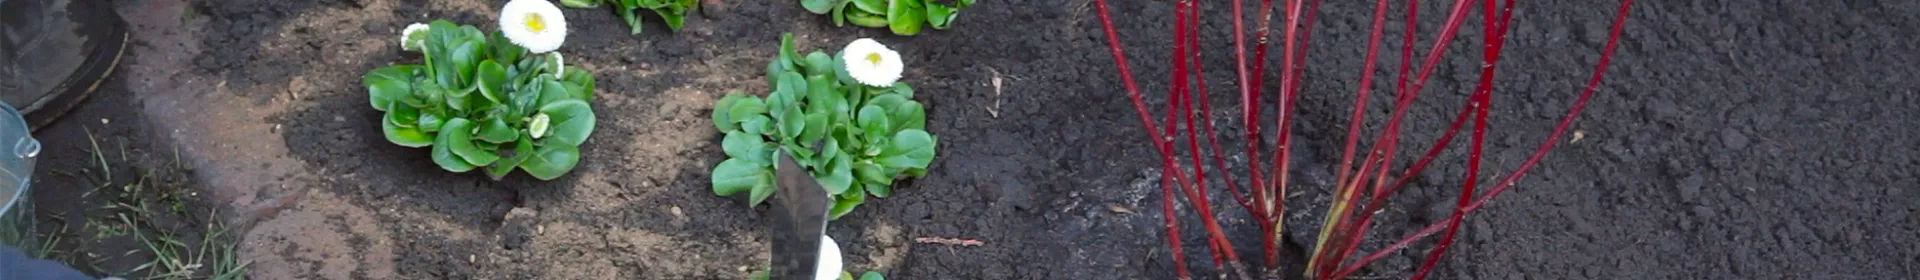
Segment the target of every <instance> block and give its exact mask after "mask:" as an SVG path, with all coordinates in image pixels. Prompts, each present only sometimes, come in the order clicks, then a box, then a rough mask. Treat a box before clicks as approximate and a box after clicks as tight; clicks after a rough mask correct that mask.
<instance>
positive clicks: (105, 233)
mask: <svg viewBox="0 0 1920 280" xmlns="http://www.w3.org/2000/svg"><path fill="white" fill-rule="evenodd" d="M86 136H87V141H88V143H87V144H88V146H86V147H87V148H88V149H87V151H86V152H87V154H86V158H85V159H84V161H85V162H86V163H84V164H82V165H85V166H83V167H77V168H71V169H68V170H55V171H54V172H55V174H56V175H64V176H68V177H73V178H76V179H79V180H80V181H84V183H80V184H84V185H86V189H85V191H84V193H81V194H80V195H79V198H78V199H75V200H71V201H63V202H61V203H72V204H75V205H74V207H73V209H72V211H80V212H77V214H80V217H81V218H77V219H76V221H73V222H68V221H67V220H66V218H65V215H54V216H52V217H51V218H52V219H53V220H54V222H56V223H57V224H58V225H59V226H60V227H59V229H58V232H43V234H45V235H43V236H44V237H46V238H41V239H38V240H36V242H43V243H37V244H40V245H16V246H17V247H23V248H25V247H38V250H36V251H38V252H37V253H38V254H35V255H34V256H36V257H38V258H42V259H53V260H58V261H61V262H63V263H67V264H69V265H70V266H74V267H76V268H80V269H81V270H82V271H87V272H90V273H95V274H106V275H110V276H119V277H125V278H127V279H163V280H170V279H245V277H246V276H245V274H246V270H247V267H248V266H249V262H244V261H241V260H240V259H239V258H238V256H237V254H236V249H237V243H238V237H237V236H234V235H233V234H231V233H232V232H231V229H228V228H226V227H225V226H223V225H221V224H219V223H218V222H217V221H218V218H217V215H216V213H210V211H206V210H204V208H195V207H194V206H193V203H191V201H189V200H190V198H191V197H193V194H194V193H193V192H192V189H191V188H188V187H186V186H187V185H189V184H190V183H189V182H188V181H189V180H188V179H187V177H185V175H184V174H185V173H182V172H180V171H181V170H189V168H190V167H186V166H182V165H181V164H182V162H181V160H180V155H179V147H178V146H174V147H172V149H173V151H172V152H173V154H172V155H171V158H167V157H166V156H168V155H165V154H162V153H164V152H165V151H160V152H152V151H147V150H143V149H141V148H140V147H145V146H142V145H138V144H137V143H127V142H128V141H126V139H123V138H115V137H106V139H100V138H96V137H95V135H94V134H93V133H92V132H91V131H90V130H89V131H87V132H86ZM101 142H107V143H101ZM115 142H118V143H115ZM103 144H104V145H103ZM115 144H118V145H120V146H119V147H118V149H119V152H120V156H118V157H114V156H111V155H108V154H107V153H110V152H112V151H109V150H106V149H102V148H114V147H113V145H115ZM116 171H117V172H116ZM116 175H118V176H116ZM76 187H77V186H76ZM47 214H51V213H47ZM61 214H64V213H61ZM196 215H206V218H205V219H194V218H192V217H193V216H196ZM22 216H28V217H31V215H22ZM43 217H46V216H43ZM200 221H206V222H205V224H204V228H199V229H196V228H195V227H198V226H201V225H200V224H195V223H199V222H200ZM181 222H186V223H188V224H186V225H185V226H182V224H180V223H181ZM70 223H71V224H70ZM49 226H52V224H49ZM69 226H71V227H69ZM69 230H71V231H73V232H68V231H69ZM28 232H30V233H31V232H38V231H28ZM0 237H4V236H0ZM0 242H5V240H4V239H0ZM30 250H31V249H30Z"/></svg>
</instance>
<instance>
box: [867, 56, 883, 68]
mask: <svg viewBox="0 0 1920 280" xmlns="http://www.w3.org/2000/svg"><path fill="white" fill-rule="evenodd" d="M867 61H868V62H872V63H873V66H880V53H867Z"/></svg>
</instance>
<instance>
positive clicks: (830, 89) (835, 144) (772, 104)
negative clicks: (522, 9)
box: [712, 34, 938, 219]
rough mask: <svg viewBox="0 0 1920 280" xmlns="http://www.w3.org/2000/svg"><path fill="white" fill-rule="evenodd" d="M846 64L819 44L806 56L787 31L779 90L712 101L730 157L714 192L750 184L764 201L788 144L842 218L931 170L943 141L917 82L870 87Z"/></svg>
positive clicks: (755, 200) (771, 71)
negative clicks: (931, 129)
mask: <svg viewBox="0 0 1920 280" xmlns="http://www.w3.org/2000/svg"><path fill="white" fill-rule="evenodd" d="M846 63H847V62H846V61H845V60H844V59H843V58H842V56H841V55H839V54H835V55H827V54H826V53H824V52H821V51H813V52H811V53H808V54H807V55H805V56H801V55H799V53H798V52H796V51H795V50H794V45H793V34H786V35H785V36H783V37H782V38H781V41H780V54H779V56H778V57H776V58H775V59H774V60H773V61H772V62H769V63H767V82H768V83H769V86H770V87H771V88H772V89H773V92H772V93H770V94H768V95H767V97H766V98H764V99H763V98H760V97H755V96H750V95H745V94H740V93H734V94H729V95H727V96H726V97H724V98H721V99H720V100H719V102H717V103H718V104H716V105H714V109H713V122H714V127H716V128H718V129H719V130H720V131H721V132H722V133H723V134H725V135H726V136H725V137H723V138H722V139H721V147H722V148H723V149H724V150H725V151H726V153H727V157H728V159H727V160H726V161H723V162H720V164H719V166H716V167H714V170H713V175H712V176H713V192H714V194H717V195H722V196H727V195H734V194H738V193H742V192H746V193H749V194H750V199H751V203H752V205H759V204H760V203H761V202H763V201H765V200H766V199H767V197H770V196H772V195H773V190H774V186H773V182H774V176H773V174H774V172H773V166H774V162H775V161H776V160H777V159H778V157H777V155H778V151H779V150H780V149H782V148H785V149H787V150H789V151H790V152H791V153H792V154H793V157H794V160H795V161H796V162H798V163H799V164H800V165H801V166H804V167H806V168H807V170H808V172H809V173H811V174H812V175H813V176H814V178H816V179H818V180H819V182H820V185H821V186H822V187H825V188H826V189H827V193H829V194H832V195H833V198H834V207H833V211H832V213H833V218H836V219H837V218H839V217H840V216H842V215H845V214H846V213H848V212H851V211H853V208H854V207H856V206H859V205H860V204H861V203H862V202H864V201H865V200H866V197H867V195H872V196H875V197H881V198H884V197H887V196H889V195H892V194H893V187H892V184H893V181H894V179H896V178H900V177H903V176H913V177H921V176H926V174H927V166H928V165H929V164H931V163H932V162H933V156H934V147H935V143H936V142H937V141H938V139H937V138H935V137H934V136H933V135H932V134H929V133H927V131H926V127H927V125H926V123H927V115H926V108H925V106H922V105H920V102H915V101H913V94H914V91H913V87H912V86H909V85H907V83H905V82H898V81H895V82H893V83H892V85H891V86H887V87H875V86H868V85H863V84H861V83H859V82H857V81H855V79H854V77H853V76H852V74H849V73H848V72H847V70H846V67H845V65H846ZM896 74H897V73H896Z"/></svg>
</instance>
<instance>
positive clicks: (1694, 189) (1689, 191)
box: [1674, 174, 1707, 202]
mask: <svg viewBox="0 0 1920 280" xmlns="http://www.w3.org/2000/svg"><path fill="white" fill-rule="evenodd" d="M1706 183H1707V179H1706V178H1701V177H1700V175H1699V174H1694V175H1690V176H1687V177H1686V178H1683V179H1680V183H1678V184H1674V186H1675V187H1678V188H1679V189H1680V201H1686V202H1692V201H1694V198H1697V197H1699V196H1700V187H1701V186H1704V185H1706Z"/></svg>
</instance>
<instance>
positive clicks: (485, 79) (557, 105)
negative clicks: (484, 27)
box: [363, 20, 594, 180]
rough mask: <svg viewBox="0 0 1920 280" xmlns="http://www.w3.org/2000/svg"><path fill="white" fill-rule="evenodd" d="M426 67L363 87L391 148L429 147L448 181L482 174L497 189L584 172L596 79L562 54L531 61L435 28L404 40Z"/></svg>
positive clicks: (373, 76)
mask: <svg viewBox="0 0 1920 280" xmlns="http://www.w3.org/2000/svg"><path fill="white" fill-rule="evenodd" d="M403 37H404V39H403V40H407V42H405V43H403V45H412V46H418V47H417V48H413V49H417V50H419V51H420V52H422V53H423V54H424V56H425V58H426V61H425V62H424V63H423V64H396V65H391V66H386V67H381V68H379V69H374V70H373V71H372V72H368V73H367V74H366V76H365V77H364V79H363V81H364V83H365V84H366V86H367V91H368V93H369V95H368V96H369V100H370V103H371V104H372V105H373V108H374V109H375V110H380V111H383V112H386V116H385V117H384V118H381V120H380V127H381V130H382V131H383V132H384V133H385V134H386V137H387V141H391V142H393V143H394V144H397V145H400V146H406V147H414V148H421V147H430V148H431V153H430V154H431V155H432V158H433V162H434V163H436V164H439V165H440V167H441V168H443V169H446V170H447V171H453V172H467V171H471V170H474V169H480V170H482V171H484V172H486V173H487V175H488V176H489V177H492V178H493V179H495V180H498V179H500V178H502V177H505V176H506V175H507V174H509V173H512V172H513V170H514V169H521V170H526V171H527V174H531V175H533V177H535V178H539V179H541V180H553V179H554V178H558V177H560V175H565V174H566V173H567V172H568V171H571V170H573V167H574V165H576V164H578V163H579V162H580V148H579V147H580V144H582V143H585V142H586V141H587V137H588V136H590V135H592V134H593V127H594V114H593V108H592V106H590V105H589V102H592V101H593V86H594V81H593V74H592V73H588V72H587V71H585V70H584V69H579V68H573V69H567V68H566V67H565V65H564V64H563V63H562V59H561V56H560V54H559V53H558V52H552V53H547V54H532V55H529V53H528V52H527V50H526V49H524V48H522V47H520V46H518V45H515V44H513V43H510V42H508V40H507V39H506V37H505V35H503V34H501V33H499V32H494V33H492V34H491V36H489V35H487V34H486V33H482V32H481V31H480V30H479V29H478V28H474V27H473V26H468V25H454V24H453V23H451V22H447V21H445V20H436V21H433V23H432V24H431V25H429V27H428V28H427V29H426V30H425V31H422V32H418V33H413V34H408V35H406V36H403Z"/></svg>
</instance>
